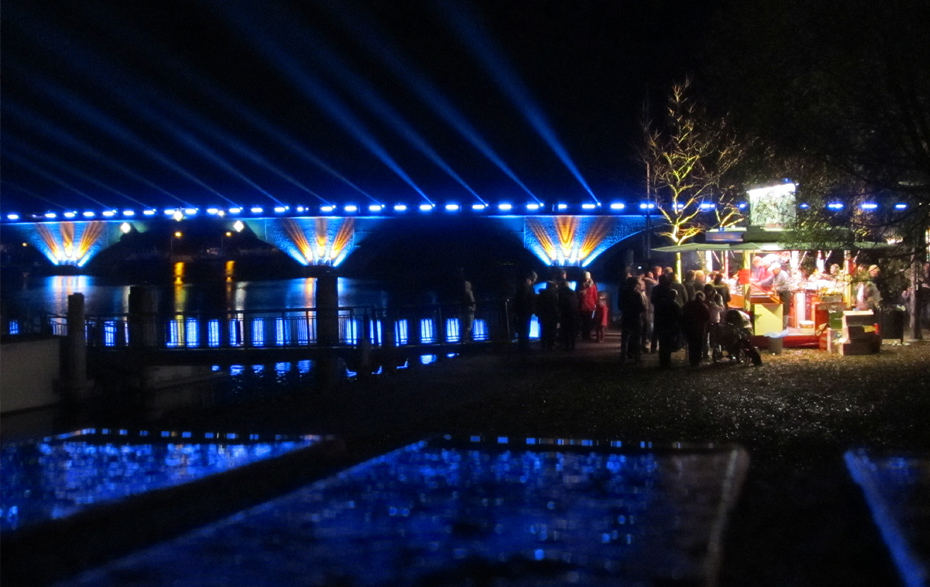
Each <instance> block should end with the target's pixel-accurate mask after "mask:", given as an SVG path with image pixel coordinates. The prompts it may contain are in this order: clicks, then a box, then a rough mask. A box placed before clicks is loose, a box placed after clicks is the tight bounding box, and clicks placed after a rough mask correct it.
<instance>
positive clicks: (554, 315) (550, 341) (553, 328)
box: [536, 281, 559, 351]
mask: <svg viewBox="0 0 930 587" xmlns="http://www.w3.org/2000/svg"><path fill="white" fill-rule="evenodd" d="M536 316H538V317H539V338H540V341H541V343H542V349H543V350H544V351H551V350H552V349H554V348H555V339H556V335H557V333H558V330H559V284H558V283H557V282H555V281H547V282H546V288H545V289H543V290H542V291H540V292H539V295H537V296H536Z"/></svg>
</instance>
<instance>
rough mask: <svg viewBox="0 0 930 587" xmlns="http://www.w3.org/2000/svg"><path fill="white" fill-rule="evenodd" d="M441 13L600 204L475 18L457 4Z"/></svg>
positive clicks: (530, 96) (445, 7)
mask: <svg viewBox="0 0 930 587" xmlns="http://www.w3.org/2000/svg"><path fill="white" fill-rule="evenodd" d="M438 5H439V6H440V7H441V11H440V12H441V13H442V15H443V16H444V17H445V18H446V21H447V22H448V23H449V28H450V29H451V30H452V31H453V32H454V33H455V34H456V35H458V36H459V38H460V39H461V40H462V42H463V43H464V45H465V47H466V48H467V49H468V50H469V51H471V52H472V54H474V55H475V57H476V58H477V59H478V61H479V63H481V65H483V67H484V69H485V70H486V71H487V72H488V73H489V74H490V75H491V77H492V78H493V79H494V81H495V82H496V83H497V84H498V86H499V87H500V88H501V89H502V90H503V91H504V94H505V95H506V96H507V97H508V98H509V99H510V101H511V102H512V103H513V104H514V106H516V107H517V109H518V110H520V111H521V112H522V113H523V116H524V118H526V120H527V122H529V123H530V125H531V126H532V127H533V128H534V129H535V130H536V132H537V134H539V136H540V138H542V139H543V141H545V143H546V144H547V145H548V146H549V148H550V149H552V151H553V153H555V155H556V157H558V158H559V160H560V161H562V163H563V164H564V165H565V167H566V168H567V169H568V170H569V171H570V172H571V174H572V175H574V176H575V179H577V180H578V183H580V184H581V186H582V187H583V188H584V189H585V191H586V192H588V194H589V195H590V196H591V198H592V199H593V200H594V201H595V202H596V203H600V200H598V199H597V196H595V195H594V192H593V191H591V188H590V187H588V182H586V181H585V180H584V178H583V177H582V176H581V172H580V171H578V167H577V166H576V165H575V163H574V162H573V161H572V159H571V157H570V156H569V155H568V152H567V151H566V150H565V148H564V147H563V146H562V144H561V143H560V142H559V139H558V137H556V135H555V131H553V130H552V127H551V126H549V123H548V122H547V121H546V117H545V115H544V114H543V112H542V110H541V109H540V108H539V106H538V105H537V104H536V101H535V100H534V99H533V97H532V95H531V94H530V91H529V89H528V88H527V87H526V86H525V85H524V84H523V83H522V82H521V81H520V79H519V77H518V76H517V75H516V72H514V71H513V69H512V68H511V67H509V66H508V65H507V59H506V57H505V56H504V54H503V52H502V51H500V50H499V49H498V48H496V47H495V45H494V43H493V41H492V40H491V39H490V38H489V37H488V36H487V35H486V34H485V33H484V32H483V30H482V28H481V26H480V25H479V24H478V22H477V20H476V19H475V17H474V16H472V15H470V14H468V13H466V11H465V10H466V9H465V7H464V6H462V5H460V4H455V5H454V6H453V4H452V3H446V2H440V3H438Z"/></svg>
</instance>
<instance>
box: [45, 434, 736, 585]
mask: <svg viewBox="0 0 930 587" xmlns="http://www.w3.org/2000/svg"><path fill="white" fill-rule="evenodd" d="M747 467H748V456H747V453H746V452H745V451H744V450H743V449H741V448H739V447H737V446H732V445H731V446H722V447H709V448H708V447H703V448H695V447H691V448H689V447H681V448H676V447H660V448H655V447H651V448H650V447H645V448H644V447H642V446H632V447H631V446H624V445H622V444H619V443H606V442H600V441H568V440H560V439H548V440H547V439H538V438H520V439H511V438H491V439H487V438H462V439H458V438H448V437H440V438H436V439H434V440H430V441H423V442H417V443H413V444H411V445H408V446H406V447H404V448H402V449H399V450H396V451H393V452H391V453H388V454H386V455H384V456H380V457H377V458H374V459H371V460H369V461H366V462H364V463H362V464H360V465H357V466H355V467H352V468H350V469H347V470H345V471H343V472H341V473H339V474H337V475H334V476H332V477H330V478H327V479H324V480H321V481H317V482H314V483H312V484H309V485H307V486H305V487H303V488H301V489H298V490H296V491H294V492H292V493H290V494H287V495H285V496H282V497H279V498H276V499H274V500H271V501H269V502H267V503H264V504H262V505H259V506H257V507H254V508H251V509H249V510H246V511H243V512H241V513H238V514H235V515H233V516H230V517H228V518H225V519H223V520H221V521H219V522H216V523H213V524H210V525H208V526H205V527H203V528H200V529H198V530H195V531H192V532H189V533H187V534H184V535H182V536H180V537H178V538H176V539H173V540H169V541H166V542H163V543H160V544H157V545H155V546H152V547H150V548H147V549H144V550H141V551H138V552H136V553H133V554H130V555H128V556H126V557H124V558H121V559H118V560H115V561H113V562H111V563H108V564H106V565H104V566H102V567H99V568H96V569H93V570H90V571H86V572H84V573H83V574H81V575H79V576H77V577H75V578H73V579H72V580H69V581H66V582H64V583H61V584H60V585H62V586H69V587H70V586H86V585H94V586H106V585H121V586H124V585H180V584H183V585H204V586H206V585H225V586H232V587H235V586H239V585H242V586H245V585H258V584H261V585H461V584H507V585H564V584H577V585H612V586H613V585H654V584H672V583H674V584H676V585H713V584H715V582H716V577H717V573H718V568H719V563H720V557H721V540H722V538H721V536H722V533H723V530H724V528H725V526H726V521H727V514H728V512H729V511H730V509H731V507H732V506H733V504H734V503H735V501H736V498H737V496H738V494H739V491H740V487H741V484H742V480H743V478H744V476H745V473H746V470H747Z"/></svg>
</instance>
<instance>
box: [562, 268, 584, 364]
mask: <svg viewBox="0 0 930 587" xmlns="http://www.w3.org/2000/svg"><path fill="white" fill-rule="evenodd" d="M579 321H580V319H579V316H578V296H577V295H576V293H575V290H573V289H572V288H571V287H569V284H568V280H566V279H562V280H561V281H560V282H559V343H560V344H561V345H562V348H563V349H565V350H569V351H571V350H574V349H575V339H576V338H578V325H579Z"/></svg>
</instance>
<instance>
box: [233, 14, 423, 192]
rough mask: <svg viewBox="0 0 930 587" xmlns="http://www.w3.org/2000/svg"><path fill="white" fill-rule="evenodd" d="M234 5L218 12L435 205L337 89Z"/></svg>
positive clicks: (337, 121)
mask: <svg viewBox="0 0 930 587" xmlns="http://www.w3.org/2000/svg"><path fill="white" fill-rule="evenodd" d="M232 8H233V7H231V6H229V5H217V9H218V11H219V12H221V13H222V14H223V15H224V16H226V17H228V19H229V21H230V22H231V23H232V24H233V26H235V27H236V28H237V29H238V30H239V31H241V32H242V33H244V34H245V35H247V36H248V38H249V39H250V40H251V41H252V43H253V44H254V45H255V46H256V47H257V48H258V49H259V50H260V51H261V52H262V53H263V54H264V55H265V56H266V57H267V58H268V61H269V62H270V63H271V64H272V65H274V66H275V67H276V68H278V69H279V70H280V71H281V72H282V73H284V74H285V75H286V76H287V78H288V80H289V81H291V82H292V83H294V84H295V85H296V86H297V87H298V88H299V89H300V90H301V91H302V92H303V93H304V95H305V96H306V97H308V98H309V99H310V100H312V101H313V102H314V103H315V104H316V105H317V106H319V107H320V108H321V109H322V110H323V111H324V112H325V113H326V114H327V115H328V116H329V117H330V118H331V119H332V120H333V121H334V122H336V123H337V124H339V125H340V126H341V127H342V128H343V129H345V130H346V131H347V132H348V133H349V134H350V135H351V136H352V137H353V138H354V139H355V140H356V141H358V142H359V143H361V144H362V146H364V147H365V148H366V149H368V151H369V152H370V153H371V154H372V155H374V156H375V157H377V158H378V159H379V160H380V161H381V162H382V163H384V164H385V165H386V166H387V167H388V168H389V169H390V170H391V171H393V172H394V173H395V174H396V175H397V176H398V177H400V178H401V179H402V180H403V181H404V182H405V183H406V184H407V185H409V186H410V187H411V188H412V189H413V190H414V191H415V192H417V193H418V194H420V196H421V197H422V198H423V199H424V200H425V201H427V202H429V203H430V204H433V201H432V200H431V199H430V198H429V196H427V195H426V194H425V193H424V192H423V190H422V189H420V187H419V186H417V184H416V183H415V182H414V181H413V179H411V178H410V176H409V175H407V173H406V172H405V171H404V170H403V169H402V168H401V167H400V165H399V164H398V163H397V162H396V161H394V158H393V157H391V155H390V154H389V153H388V152H387V151H386V150H385V149H384V147H382V146H381V145H380V143H378V141H377V140H376V139H375V138H374V136H372V135H371V133H369V132H368V130H367V129H366V128H365V125H364V124H363V123H362V121H361V120H359V119H358V118H357V117H356V116H355V115H354V114H353V113H352V112H351V110H350V109H349V108H348V106H347V105H346V104H345V103H344V102H343V101H342V100H340V99H339V97H338V96H337V95H336V94H335V92H333V91H332V90H330V89H329V87H328V86H327V85H326V83H325V82H324V81H323V80H322V79H320V78H319V77H317V76H315V75H314V74H313V73H312V72H310V71H309V70H308V69H306V68H304V67H301V65H300V64H299V63H298V62H297V60H295V59H293V58H292V57H291V55H290V53H288V52H287V51H285V50H284V49H283V48H281V47H280V46H278V45H277V44H276V43H274V42H272V41H271V39H270V38H269V37H268V35H266V34H264V33H263V32H262V31H261V30H259V29H258V28H256V26H255V23H256V21H257V20H258V18H257V16H256V15H255V14H242V12H241V11H236V14H233V12H234V10H233V9H232Z"/></svg>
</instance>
